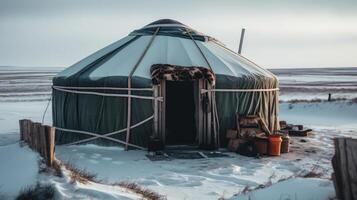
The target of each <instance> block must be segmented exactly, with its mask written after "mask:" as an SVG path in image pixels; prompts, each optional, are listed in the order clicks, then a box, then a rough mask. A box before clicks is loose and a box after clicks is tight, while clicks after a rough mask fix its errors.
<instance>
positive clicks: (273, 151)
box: [269, 135, 283, 156]
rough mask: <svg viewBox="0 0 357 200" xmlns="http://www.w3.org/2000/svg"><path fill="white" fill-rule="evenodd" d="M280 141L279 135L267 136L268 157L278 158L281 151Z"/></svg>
mask: <svg viewBox="0 0 357 200" xmlns="http://www.w3.org/2000/svg"><path fill="white" fill-rule="evenodd" d="M282 141H283V140H282V139H281V136H280V135H270V136H269V155H271V156H280V149H281V142H282Z"/></svg>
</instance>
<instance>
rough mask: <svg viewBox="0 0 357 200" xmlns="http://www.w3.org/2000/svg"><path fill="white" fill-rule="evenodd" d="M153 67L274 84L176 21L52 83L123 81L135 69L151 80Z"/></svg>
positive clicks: (137, 34)
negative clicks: (199, 69)
mask: <svg viewBox="0 0 357 200" xmlns="http://www.w3.org/2000/svg"><path fill="white" fill-rule="evenodd" d="M144 54H145V55H144ZM139 60H140V61H139ZM154 64H169V65H177V66H184V67H192V66H200V67H205V68H209V69H212V71H213V72H214V73H215V74H216V75H225V76H231V77H240V78H247V79H252V78H253V79H254V78H255V80H258V79H264V80H267V79H268V80H269V79H272V80H273V81H274V82H276V80H277V79H276V78H275V76H274V75H273V74H272V73H270V72H269V71H267V70H265V69H263V68H261V67H259V66H258V65H256V64H255V63H253V62H251V61H250V60H248V59H246V58H244V57H242V56H241V55H239V54H237V53H235V52H233V51H231V50H229V49H228V48H227V47H225V46H224V45H223V44H222V43H220V42H219V41H217V40H215V39H214V38H212V37H209V36H207V35H204V34H202V33H199V32H197V31H195V30H193V29H191V28H190V27H188V26H186V25H184V24H182V23H180V22H178V21H175V20H171V19H162V20H158V21H155V22H152V23H150V24H148V25H146V26H144V27H143V28H141V29H138V30H135V31H133V32H131V33H130V34H129V35H128V36H126V37H124V38H123V39H121V40H119V41H117V42H115V43H113V44H111V45H109V46H107V47H105V48H103V49H101V50H99V51H97V52H95V53H93V54H92V55H90V56H88V57H87V58H85V59H83V60H81V61H79V62H78V63H76V64H74V65H72V66H71V67H69V68H67V69H66V70H64V71H62V72H60V73H59V74H58V75H57V76H56V77H55V80H54V83H55V84H58V85H62V84H63V83H62V82H61V81H60V80H63V79H67V78H71V77H72V78H74V77H76V78H78V76H80V74H83V73H84V71H85V72H86V73H85V76H84V77H83V76H82V77H81V78H85V79H87V81H96V80H99V79H102V78H106V77H113V76H115V77H118V76H124V77H126V76H129V74H130V72H131V71H132V70H133V68H134V67H136V69H135V71H134V72H133V74H132V76H133V77H141V78H146V79H150V78H151V74H150V67H151V66H152V65H154ZM274 87H275V86H274Z"/></svg>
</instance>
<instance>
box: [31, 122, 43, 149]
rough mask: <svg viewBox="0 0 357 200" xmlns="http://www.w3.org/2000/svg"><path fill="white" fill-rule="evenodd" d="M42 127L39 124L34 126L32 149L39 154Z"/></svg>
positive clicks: (36, 123)
mask: <svg viewBox="0 0 357 200" xmlns="http://www.w3.org/2000/svg"><path fill="white" fill-rule="evenodd" d="M40 127H41V124H40V123H38V122H35V123H33V126H32V148H33V150H36V151H37V152H39V146H40V144H39V135H40V134H39V132H40Z"/></svg>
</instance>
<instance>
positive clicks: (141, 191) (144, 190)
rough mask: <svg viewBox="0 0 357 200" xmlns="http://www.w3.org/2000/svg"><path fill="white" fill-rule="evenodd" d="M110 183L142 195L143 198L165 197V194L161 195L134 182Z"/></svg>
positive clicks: (160, 198) (157, 198)
mask: <svg viewBox="0 0 357 200" xmlns="http://www.w3.org/2000/svg"><path fill="white" fill-rule="evenodd" d="M112 185H114V186H120V187H123V188H126V189H128V190H130V191H132V192H134V193H136V194H140V195H142V196H143V197H144V198H145V199H148V200H165V199H166V197H165V196H162V195H160V194H158V193H156V192H154V191H152V190H150V189H147V188H143V187H141V186H140V185H138V184H136V183H131V182H119V183H113V184H112Z"/></svg>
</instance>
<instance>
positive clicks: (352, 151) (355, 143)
mask: <svg viewBox="0 0 357 200" xmlns="http://www.w3.org/2000/svg"><path fill="white" fill-rule="evenodd" d="M334 144H335V155H334V156H333V158H332V167H333V170H334V173H333V174H332V179H333V182H334V186H335V190H336V197H337V198H338V199H341V200H357V139H352V138H335V139H334Z"/></svg>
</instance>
